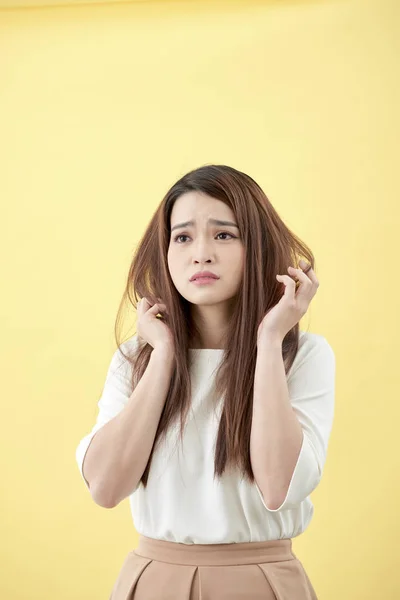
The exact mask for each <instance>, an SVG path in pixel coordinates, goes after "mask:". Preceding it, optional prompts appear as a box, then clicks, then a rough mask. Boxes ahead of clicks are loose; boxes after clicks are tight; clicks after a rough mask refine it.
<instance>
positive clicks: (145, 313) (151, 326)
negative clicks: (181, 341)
mask: <svg viewBox="0 0 400 600" xmlns="http://www.w3.org/2000/svg"><path fill="white" fill-rule="evenodd" d="M166 310H167V307H166V306H165V304H162V303H161V302H158V303H156V304H153V306H152V305H151V304H150V302H149V301H148V300H147V298H141V299H140V300H139V303H138V305H137V323H136V329H137V333H138V335H139V336H140V337H141V338H142V339H143V340H144V341H145V342H147V343H148V344H150V345H151V346H153V348H156V347H157V348H158V347H168V348H172V347H173V343H174V342H173V337H172V333H171V330H170V328H169V327H168V325H166V323H163V321H162V320H161V319H157V316H156V315H157V314H158V313H163V312H166Z"/></svg>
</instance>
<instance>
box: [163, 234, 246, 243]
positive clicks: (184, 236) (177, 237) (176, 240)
mask: <svg viewBox="0 0 400 600" xmlns="http://www.w3.org/2000/svg"><path fill="white" fill-rule="evenodd" d="M219 235H229V236H230V237H231V238H234V237H235V236H234V235H232V234H231V233H228V232H227V231H221V232H220V233H217V237H218V236H219ZM186 237H189V236H187V235H184V234H183V233H181V234H180V235H177V236H176V237H175V239H174V241H175V242H178V239H179V238H186ZM178 243H181V244H183V243H184V242H178Z"/></svg>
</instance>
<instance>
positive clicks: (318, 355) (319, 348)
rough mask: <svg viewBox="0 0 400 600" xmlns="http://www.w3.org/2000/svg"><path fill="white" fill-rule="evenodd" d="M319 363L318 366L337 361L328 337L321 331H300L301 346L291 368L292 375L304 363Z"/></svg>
mask: <svg viewBox="0 0 400 600" xmlns="http://www.w3.org/2000/svg"><path fill="white" fill-rule="evenodd" d="M307 363H308V364H310V365H311V364H314V365H315V364H318V367H321V366H324V365H329V366H331V365H332V364H334V363H335V353H334V350H333V348H332V346H331V344H330V343H329V342H328V340H327V338H326V337H325V336H323V335H321V334H319V333H312V332H310V331H303V330H300V331H299V347H298V349H297V354H296V356H295V359H294V361H293V364H292V366H291V368H290V372H289V374H290V375H293V373H294V372H295V371H297V369H298V368H299V367H300V366H301V365H304V364H307Z"/></svg>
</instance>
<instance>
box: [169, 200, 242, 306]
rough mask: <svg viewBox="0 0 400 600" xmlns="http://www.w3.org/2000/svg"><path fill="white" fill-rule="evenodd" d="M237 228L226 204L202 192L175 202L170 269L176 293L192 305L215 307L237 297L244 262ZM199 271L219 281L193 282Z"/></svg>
mask: <svg viewBox="0 0 400 600" xmlns="http://www.w3.org/2000/svg"><path fill="white" fill-rule="evenodd" d="M188 221H191V223H190V224H188ZM217 221H220V222H223V224H222V223H217ZM237 225H238V223H237V222H236V218H235V215H234V213H233V211H232V210H231V209H230V208H229V206H227V204H225V203H224V202H222V201H221V200H216V199H215V198H212V197H211V196H208V195H206V194H204V193H202V192H196V191H190V192H186V193H185V194H182V196H180V197H179V198H178V199H177V200H176V202H175V204H174V206H173V209H172V212H171V223H170V228H171V236H170V242H169V247H168V267H169V271H170V275H171V279H172V281H173V283H174V285H175V287H176V289H177V290H178V292H179V293H180V294H181V295H182V296H183V297H184V298H185V299H186V300H188V301H189V302H191V303H193V304H200V305H212V304H217V303H221V302H224V301H227V300H230V299H231V298H233V297H234V296H235V295H236V294H237V291H238V289H239V285H240V282H241V280H242V272H243V261H244V248H243V243H242V240H241V238H240V234H239V228H238V226H237ZM198 271H210V272H211V273H213V274H214V275H216V276H217V279H211V280H204V279H201V280H200V279H198V280H197V281H191V277H193V275H195V273H197V272H198Z"/></svg>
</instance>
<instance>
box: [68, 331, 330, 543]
mask: <svg viewBox="0 0 400 600" xmlns="http://www.w3.org/2000/svg"><path fill="white" fill-rule="evenodd" d="M137 343H138V342H137V335H134V336H133V337H131V338H130V339H129V340H128V341H126V342H124V344H123V345H122V347H123V349H124V351H128V353H130V352H131V351H132V350H133V349H135V348H136V347H137ZM223 352H224V351H223V350H222V349H191V350H190V353H191V358H192V359H193V362H192V365H191V367H190V373H191V382H192V405H191V411H190V412H189V415H188V420H187V424H186V428H185V430H184V438H183V446H181V445H180V441H179V438H178V435H179V420H178V421H177V424H175V425H174V426H173V427H171V429H170V430H169V431H168V433H167V438H166V440H165V441H163V442H162V443H161V444H160V445H159V446H158V447H157V449H156V451H155V453H154V456H153V459H152V464H151V468H150V472H149V479H148V483H147V487H146V488H145V487H144V486H143V484H142V483H139V484H138V486H137V487H136V489H135V490H134V491H133V492H132V494H131V495H130V496H129V502H130V507H131V513H132V518H133V524H134V526H135V529H136V531H137V532H138V533H140V534H143V535H145V536H147V537H150V538H155V539H160V540H167V541H172V542H180V543H183V544H223V543H233V542H258V541H266V540H276V539H281V538H293V537H296V536H298V535H300V534H301V533H303V531H304V530H305V529H306V528H307V526H308V525H309V523H310V521H311V519H312V516H313V513H314V507H313V503H312V501H311V499H310V497H309V496H310V494H311V492H312V491H313V490H314V489H315V488H316V487H317V485H318V483H319V482H320V480H321V476H322V472H323V468H324V464H325V459H326V455H327V447H328V440H329V436H330V432H331V429H332V424H333V415H334V389H335V355H334V352H333V350H332V348H331V346H330V345H329V343H328V342H327V340H326V339H325V338H324V337H322V336H321V335H318V334H315V333H309V332H305V331H300V335H299V349H298V352H297V355H296V358H295V360H294V363H293V365H292V367H291V369H290V370H289V372H288V374H287V384H288V390H289V396H290V401H291V404H292V406H293V408H294V411H295V413H296V415H297V418H298V420H299V422H300V423H301V426H302V429H303V432H304V437H303V443H302V447H301V451H300V454H299V457H298V460H297V463H296V466H295V469H294V472H293V476H292V479H291V482H290V485H289V489H288V492H287V495H286V498H285V500H284V502H283V503H282V504H281V506H280V507H279V508H277V509H275V510H271V509H270V508H268V506H267V505H266V504H265V502H264V499H263V496H262V493H261V490H260V489H259V487H258V485H257V484H256V483H255V484H254V485H253V484H250V483H249V482H248V481H247V480H246V479H245V478H244V477H243V476H242V474H241V473H240V471H239V470H233V469H231V468H229V469H227V470H226V471H225V473H224V474H223V476H222V478H221V479H218V478H216V479H215V480H214V451H215V441H216V435H217V431H218V424H219V417H220V414H221V411H220V409H222V402H221V400H217V399H216V398H215V389H214V387H215V386H214V381H215V372H216V368H217V367H218V365H219V364H220V362H221V359H222V356H223ZM129 368H130V366H129V365H128V363H127V362H126V360H125V359H124V358H123V356H122V354H121V353H120V352H119V350H118V349H117V350H116V352H115V353H114V355H113V357H112V360H111V364H110V366H109V369H108V373H107V376H106V381H105V385H104V388H103V391H102V394H101V397H100V399H99V401H98V415H97V420H96V423H95V424H94V426H93V428H92V430H91V431H90V433H88V434H87V435H85V437H83V438H82V439H81V440H80V442H79V444H78V447H77V449H76V460H77V463H78V467H79V470H80V472H81V475H82V477H83V480H84V481H85V483H86V486H87V487H88V484H87V482H86V480H85V478H84V476H83V461H84V458H85V454H86V451H87V449H88V447H89V444H90V442H91V440H92V438H93V436H94V434H95V433H96V432H97V431H98V430H99V429H100V428H101V427H102V426H103V425H104V424H105V423H107V422H108V421H109V420H110V419H112V418H113V417H115V416H116V415H117V414H118V413H119V412H120V411H121V410H122V409H123V408H124V406H125V405H126V403H127V401H128V399H129V397H130V395H131V393H132V387H131V384H130V370H129ZM216 400H217V404H216V406H217V410H215V404H214V403H215V401H216Z"/></svg>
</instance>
